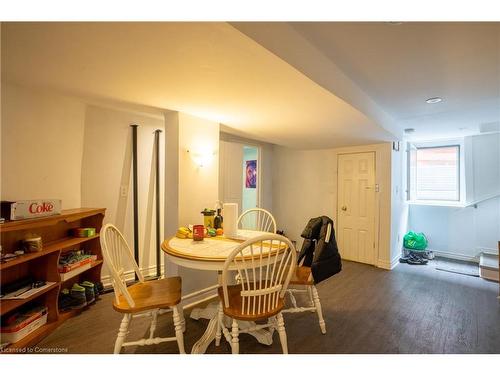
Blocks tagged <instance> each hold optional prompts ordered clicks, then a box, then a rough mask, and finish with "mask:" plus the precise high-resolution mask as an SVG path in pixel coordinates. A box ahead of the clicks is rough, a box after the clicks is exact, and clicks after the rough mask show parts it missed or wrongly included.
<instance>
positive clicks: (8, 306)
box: [0, 282, 60, 315]
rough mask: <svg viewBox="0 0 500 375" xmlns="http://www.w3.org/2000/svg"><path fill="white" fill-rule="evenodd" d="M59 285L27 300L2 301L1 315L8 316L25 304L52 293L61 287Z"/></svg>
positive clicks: (55, 284)
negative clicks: (7, 314)
mask: <svg viewBox="0 0 500 375" xmlns="http://www.w3.org/2000/svg"><path fill="white" fill-rule="evenodd" d="M59 284H60V283H59V282H56V283H54V284H52V285H50V286H48V287H47V288H45V289H43V290H40V291H39V292H38V293H35V294H33V295H32V296H29V297H28V298H26V299H6V300H1V301H0V315H3V314H6V313H8V312H9V311H12V310H14V309H17V308H18V307H21V306H22V305H24V304H25V303H28V302H30V301H32V300H34V299H35V298H38V297H40V296H41V295H43V294H45V293H47V292H49V291H51V290H52V289H54V288H57V287H59Z"/></svg>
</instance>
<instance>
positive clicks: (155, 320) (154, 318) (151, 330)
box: [149, 310, 158, 339]
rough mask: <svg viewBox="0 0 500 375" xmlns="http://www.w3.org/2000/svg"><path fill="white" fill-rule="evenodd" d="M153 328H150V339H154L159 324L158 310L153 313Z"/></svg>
mask: <svg viewBox="0 0 500 375" xmlns="http://www.w3.org/2000/svg"><path fill="white" fill-rule="evenodd" d="M151 316H152V317H151V326H150V327H149V338H150V339H152V338H153V337H154V334H155V331H156V325H157V322H158V310H154V311H151Z"/></svg>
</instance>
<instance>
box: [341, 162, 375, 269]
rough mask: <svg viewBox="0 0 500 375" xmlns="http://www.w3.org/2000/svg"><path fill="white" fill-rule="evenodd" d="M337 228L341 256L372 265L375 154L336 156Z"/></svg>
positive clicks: (373, 252)
mask: <svg viewBox="0 0 500 375" xmlns="http://www.w3.org/2000/svg"><path fill="white" fill-rule="evenodd" d="M337 199H338V201H337V205H338V206H337V209H338V216H337V217H338V225H337V226H338V228H337V237H338V240H339V251H340V255H341V256H342V258H345V259H347V260H353V261H356V262H361V263H368V264H373V265H374V264H375V261H376V256H375V153H373V152H362V153H357V154H343V155H339V158H338V198H337Z"/></svg>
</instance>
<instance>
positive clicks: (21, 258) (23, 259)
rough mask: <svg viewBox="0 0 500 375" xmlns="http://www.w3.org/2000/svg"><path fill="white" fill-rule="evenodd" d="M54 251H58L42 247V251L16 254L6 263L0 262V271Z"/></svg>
mask: <svg viewBox="0 0 500 375" xmlns="http://www.w3.org/2000/svg"><path fill="white" fill-rule="evenodd" d="M55 251H59V249H43V250H42V251H38V252H36V253H28V254H24V255H20V256H18V257H17V258H16V259H13V260H10V261H8V262H6V263H0V271H1V270H4V269H6V268H9V267H13V266H17V265H18V264H21V263H25V262H29V261H30V260H33V259H36V258H40V257H43V256H45V255H48V254H51V253H53V252H55Z"/></svg>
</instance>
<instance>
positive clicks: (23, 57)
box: [1, 22, 500, 149]
mask: <svg viewBox="0 0 500 375" xmlns="http://www.w3.org/2000/svg"><path fill="white" fill-rule="evenodd" d="M1 36H2V80H3V81H4V80H6V81H9V82H14V83H19V84H23V85H30V86H40V87H49V88H52V89H56V90H61V91H65V92H70V93H73V94H76V95H81V96H84V97H91V98H94V99H95V98H97V99H108V100H114V101H123V102H126V103H131V104H136V105H143V106H149V107H154V108H156V109H158V110H164V109H168V110H177V111H183V112H186V113H190V114H192V115H196V116H200V117H203V118H206V119H209V120H213V121H217V122H220V123H222V124H224V129H226V130H229V131H231V132H234V133H235V134H238V135H241V136H247V137H251V138H255V139H260V140H263V141H266V142H269V143H275V144H280V145H284V146H289V147H294V148H303V149H305V148H328V147H336V146H347V145H354V144H366V143H375V142H382V141H390V140H394V139H396V138H401V137H402V136H403V129H405V128H415V130H416V131H415V132H414V133H413V135H412V136H411V137H413V138H414V139H436V138H446V137H448V138H449V137H455V136H461V135H468V134H475V133H477V132H478V129H479V127H480V126H481V124H494V123H496V122H498V121H499V120H500V23H400V24H393V23H387V22H379V23H335V22H328V23H322V22H314V23H312V22H304V23H284V22H279V23H263V22H250V23H231V24H227V23H187V22H184V23H179V22H178V23H172V22H171V23H168V22H162V23H3V24H2V35H1ZM435 96H440V97H442V98H443V101H442V102H441V103H438V104H433V105H430V104H427V103H425V99H427V98H430V97H435Z"/></svg>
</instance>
